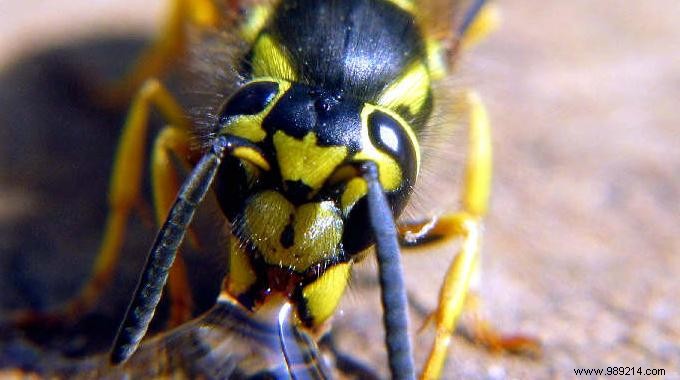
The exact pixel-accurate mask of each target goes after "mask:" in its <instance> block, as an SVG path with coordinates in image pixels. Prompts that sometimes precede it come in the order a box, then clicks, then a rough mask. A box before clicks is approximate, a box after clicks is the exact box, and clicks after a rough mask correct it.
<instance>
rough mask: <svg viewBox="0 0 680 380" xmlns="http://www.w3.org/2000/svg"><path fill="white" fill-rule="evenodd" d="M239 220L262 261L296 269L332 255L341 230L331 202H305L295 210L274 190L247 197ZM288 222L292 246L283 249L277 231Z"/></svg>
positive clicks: (299, 270)
mask: <svg viewBox="0 0 680 380" xmlns="http://www.w3.org/2000/svg"><path fill="white" fill-rule="evenodd" d="M243 222H244V227H246V228H247V231H248V232H249V233H250V240H251V242H252V243H253V244H254V245H255V246H256V247H257V249H258V250H259V251H260V253H261V254H262V257H263V258H264V260H265V262H267V263H268V264H270V265H278V266H281V267H288V268H291V269H293V270H295V271H297V272H303V271H305V270H307V269H308V268H309V267H310V266H312V265H314V264H316V263H318V262H320V261H323V260H325V259H327V258H329V257H332V256H333V255H336V254H337V253H338V250H337V249H338V244H339V243H340V240H341V239H342V232H343V223H342V219H341V218H340V212H339V210H338V209H337V208H336V207H335V206H334V205H333V203H332V202H330V201H328V202H319V203H306V204H304V205H302V206H300V207H298V208H297V209H296V208H295V207H294V206H293V205H292V204H291V203H290V202H289V201H288V200H287V199H286V198H285V197H284V196H283V195H281V194H279V193H278V192H276V191H265V192H262V193H260V194H258V195H255V196H254V197H253V198H251V199H250V200H249V201H248V205H247V206H246V209H245V212H244V220H243ZM289 224H292V228H293V231H294V233H293V246H291V247H289V248H284V247H283V246H282V245H281V234H282V233H283V231H284V230H285V228H286V227H287V226H288V225H289Z"/></svg>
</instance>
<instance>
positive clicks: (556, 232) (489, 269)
mask: <svg viewBox="0 0 680 380" xmlns="http://www.w3.org/2000/svg"><path fill="white" fill-rule="evenodd" d="M35 3H36V4H35V6H34V7H33V8H32V11H33V12H34V13H35V12H38V11H41V12H45V13H44V14H43V15H42V16H40V18H37V19H38V20H41V22H40V23H35V25H30V24H31V23H30V20H31V18H30V17H26V15H27V14H30V13H26V10H25V8H23V7H24V5H23V4H25V2H24V3H19V2H11V1H5V2H4V3H2V4H0V7H4V9H3V8H0V9H3V12H2V13H3V14H4V15H8V14H11V13H8V12H18V13H16V14H18V15H19V16H17V17H8V20H9V23H8V24H9V25H10V26H6V27H5V28H6V29H5V31H6V32H3V33H4V35H5V36H7V35H9V36H11V37H12V38H9V37H7V38H5V39H3V40H0V41H5V42H3V44H2V45H0V52H1V51H5V50H11V49H10V48H14V47H15V45H16V44H17V41H20V40H17V39H16V38H19V37H20V36H21V35H23V36H26V33H27V32H24V33H22V34H20V35H15V34H12V33H14V32H13V30H14V31H16V30H24V31H27V30H31V29H30V28H31V27H33V28H36V29H38V30H42V29H44V30H48V31H49V32H50V34H49V37H50V38H53V35H52V34H51V33H52V32H54V30H50V29H49V28H46V27H45V25H51V24H50V22H57V21H55V20H61V21H58V22H61V24H59V25H61V27H60V28H56V30H57V31H59V32H62V31H63V30H71V29H69V28H68V24H69V22H68V20H67V22H64V21H63V19H62V18H61V17H64V14H67V15H68V16H69V17H75V16H73V15H80V16H79V17H84V18H87V17H100V16H94V15H93V14H92V15H91V14H88V13H87V12H84V11H81V12H78V7H77V6H75V5H74V2H69V6H68V9H72V7H73V9H76V10H75V11H73V13H68V12H62V14H60V13H59V12H56V13H50V12H49V6H48V5H45V4H46V3H44V2H40V1H35ZM104 3H106V2H104ZM124 3H125V1H120V2H115V5H111V7H114V8H116V9H118V8H117V7H120V9H123V10H122V11H120V12H121V13H122V14H127V13H126V12H130V13H129V14H131V15H135V17H140V19H142V18H145V17H146V16H140V15H137V13H140V14H143V13H144V12H142V11H141V10H140V12H137V10H135V9H133V10H126V9H125V8H124V5H123V4H124ZM20 4H22V5H20ZM107 4H108V3H107ZM112 4H113V2H112ZM501 6H502V10H503V20H504V22H503V26H502V29H501V30H500V31H499V32H497V33H496V34H494V35H493V36H491V37H490V38H489V39H488V40H487V41H485V42H484V43H483V44H482V45H481V46H479V47H478V48H476V49H475V50H474V51H472V52H470V53H469V54H468V55H467V56H466V57H465V59H464V61H463V73H464V76H463V78H462V79H461V80H460V82H461V83H462V85H466V86H472V87H474V88H476V89H477V90H478V91H479V92H480V93H481V94H482V96H483V97H484V99H485V101H486V102H487V104H488V106H489V110H490V114H491V115H492V120H493V124H494V147H495V158H496V159H495V164H496V172H495V174H496V176H495V182H494V193H493V201H492V207H491V211H490V215H489V218H488V222H487V223H486V234H485V249H484V264H483V266H484V269H483V275H482V281H481V282H480V286H479V288H480V292H481V294H482V296H483V299H484V311H485V314H486V315H487V316H488V318H489V319H490V320H491V321H492V323H493V324H494V325H496V326H498V327H499V328H500V329H501V330H503V331H507V332H517V331H520V332H523V333H528V334H532V335H535V336H537V337H539V338H540V339H541V341H542V342H543V344H544V355H543V357H542V358H540V359H538V360H533V359H526V358H518V357H513V356H507V355H498V354H492V353H488V352H486V351H484V350H482V349H480V348H479V347H475V346H474V345H471V344H469V343H468V342H466V341H465V340H462V339H456V340H454V343H453V346H452V349H451V359H450V360H449V365H448V367H447V375H446V378H480V379H484V378H560V379H561V378H574V377H575V375H574V372H573V370H574V369H575V368H604V367H607V366H635V367H642V368H643V370H644V369H647V368H657V369H664V370H665V372H666V376H665V378H680V322H679V321H680V318H679V317H680V306H678V303H677V301H676V300H677V295H678V294H680V282H679V281H678V280H677V278H678V275H680V256H679V255H678V254H679V253H680V237H679V236H680V174H679V173H680V148H678V147H679V146H680V125H679V124H680V117H679V116H678V114H677V103H678V99H680V56H679V55H678V51H680V27H678V25H677V20H680V4H678V3H677V2H675V1H673V0H659V1H656V2H627V3H626V4H622V3H620V2H616V1H612V0H609V1H599V2H596V3H595V2H591V1H586V0H578V1H570V2H563V1H546V2H541V5H540V7H537V6H536V3H535V2H531V1H527V0H506V1H503V2H502V3H501ZM83 9H87V8H83ZM152 9H154V10H155V9H156V8H152ZM83 13H85V14H84V15H83ZM22 15H23V16H22ZM20 16H21V17H20ZM43 16H44V17H43ZM60 16H61V17H60ZM36 17H37V16H36ZM131 19H133V18H131ZM22 20H24V22H26V20H28V22H29V23H28V25H29V26H28V27H26V26H25V25H24V26H23V27H24V28H28V29H20V28H19V29H12V27H11V25H13V23H12V22H14V24H19V23H20V22H21V21H22ZM71 20H72V19H71ZM127 22H130V23H132V22H131V21H129V20H128V21H127ZM71 24H80V23H77V22H71ZM95 24H96V23H95ZM112 24H115V23H112V22H111V21H108V23H107V22H102V25H104V26H106V27H107V28H108V27H109V26H110V25H112ZM41 28H42V29H41ZM36 33H37V32H36ZM64 33H65V32H64ZM83 33H84V32H83ZM76 34H77V33H76ZM17 36H18V37H17ZM36 36H38V38H36ZM36 36H31V37H32V38H33V40H37V41H43V40H45V39H43V38H39V35H38V34H36ZM83 36H84V35H83V34H80V37H83ZM72 38H75V37H74V36H71V37H69V39H72ZM7 41H10V42H11V44H10V42H7ZM22 46H25V44H24V45H22ZM29 46H30V44H29ZM23 49H24V50H23V52H24V54H28V52H29V51H30V49H26V48H23ZM0 57H2V59H3V61H2V66H3V67H11V63H12V62H18V58H17V57H15V56H12V57H9V56H3V55H0ZM5 72H7V71H5ZM25 75H27V77H26V78H31V75H30V73H29V74H25ZM3 83H12V86H11V87H10V86H9V85H3V86H2V94H3V96H4V98H1V99H2V102H0V125H2V127H0V128H2V131H3V132H7V131H9V130H10V129H8V126H7V123H8V122H11V123H12V126H11V127H12V128H18V126H17V124H16V123H18V122H19V121H21V120H23V121H24V122H26V121H32V120H34V119H33V118H32V117H34V116H35V113H38V112H39V111H38V109H36V108H35V107H38V106H40V104H39V103H37V104H31V107H28V108H23V109H22V108H21V107H20V106H18V105H16V104H14V103H12V107H11V109H10V108H9V107H8V106H7V104H10V103H8V102H6V101H5V100H16V99H23V100H22V101H24V102H31V101H32V99H35V98H34V97H32V96H31V97H27V98H26V99H24V98H21V97H20V96H18V95H17V93H22V91H23V90H24V89H23V87H22V83H25V82H23V81H22V80H17V79H16V77H15V78H14V81H13V82H3ZM48 90H49V89H48ZM26 106H27V104H24V107H26ZM48 109H49V108H48ZM74 109H75V108H74ZM8 115H10V116H11V117H10V116H8ZM29 116H31V117H29ZM74 117H75V118H77V119H87V118H88V115H85V116H82V115H76V116H74ZM58 120H62V121H64V120H67V121H68V122H69V123H70V124H69V125H71V124H72V123H75V124H77V123H79V122H80V123H84V124H87V123H92V122H93V120H85V121H82V120H81V121H74V122H72V121H71V119H70V118H67V117H64V116H60V118H59V119H58ZM58 120H57V121H55V123H58ZM97 120H100V119H97ZM116 123H117V119H116V118H115V117H112V120H110V121H108V122H107V124H110V125H116ZM43 125H45V124H44V122H43ZM22 128H31V124H30V123H27V124H26V127H22ZM86 129H87V128H85V129H84V130H86ZM64 130H66V129H64ZM103 130H104V131H106V128H104V129H103ZM53 133H54V134H52V135H50V136H49V138H46V137H45V135H44V133H42V134H41V135H40V136H42V137H41V138H38V139H37V140H32V139H36V136H33V135H30V134H29V136H28V137H26V139H27V141H29V145H20V144H19V143H20V142H21V141H16V140H14V144H13V145H14V147H15V149H14V150H10V152H13V153H12V154H13V155H10V154H7V153H5V155H3V156H2V157H3V160H2V161H1V162H0V165H1V166H0V167H2V171H3V172H4V175H2V176H0V178H1V179H2V182H0V194H2V196H1V197H0V228H1V229H2V232H3V235H2V236H3V238H2V240H3V241H2V242H0V243H2V252H0V253H1V254H2V256H1V257H0V260H1V261H0V265H1V268H0V270H2V279H3V283H2V287H3V289H10V291H9V294H6V293H4V292H3V296H2V307H3V308H4V309H5V310H6V309H8V308H13V307H19V306H26V297H28V296H35V294H33V293H40V294H43V293H41V292H40V290H43V289H50V290H53V291H54V294H57V295H58V296H63V295H64V294H68V292H69V291H72V290H73V289H75V287H76V286H77V284H78V281H79V279H80V278H81V277H82V276H83V274H84V273H85V269H82V270H81V269H73V270H71V269H70V268H72V267H73V268H86V267H87V265H83V264H82V262H87V257H88V256H87V255H88V252H91V247H96V240H97V239H96V238H95V237H94V236H96V233H97V232H96V231H97V228H96V226H98V225H100V223H101V222H98V220H99V219H97V218H100V219H101V218H102V217H103V212H102V209H101V206H100V207H99V208H96V207H95V208H89V209H88V208H84V209H83V210H84V211H78V212H69V210H70V209H69V208H68V207H66V208H65V209H61V211H59V210H60V209H57V210H56V211H50V212H52V213H53V214H47V215H48V216H49V217H50V218H51V220H53V221H55V222H56V223H57V224H61V226H60V228H61V229H57V230H55V229H54V228H53V227H50V226H46V227H44V228H43V227H40V228H37V227H35V226H41V224H37V222H34V221H35V220H36V219H35V218H40V214H39V213H36V212H37V211H39V210H44V209H45V207H49V206H50V205H52V206H54V202H50V201H49V199H50V198H45V197H48V196H62V197H65V198H60V199H70V202H75V203H78V200H79V199H81V198H80V195H78V196H76V195H74V194H76V192H77V191H83V192H85V190H87V189H86V188H85V189H84V188H83V187H84V186H82V185H79V183H78V182H75V184H74V185H73V186H72V187H70V188H69V187H66V188H64V189H65V190H63V192H64V194H58V193H55V192H51V193H50V191H49V189H50V188H51V183H52V182H49V181H47V182H46V183H44V184H42V185H40V186H36V185H35V183H36V181H34V180H32V179H31V173H43V172H44V168H45V167H50V168H51V167H52V166H54V167H55V168H57V169H58V168H61V170H63V171H62V172H60V171H58V170H56V169H55V170H48V172H49V173H51V174H52V175H53V176H54V178H55V179H54V180H55V181H58V180H59V178H62V177H60V173H70V172H71V171H72V170H71V169H72V168H73V167H74V166H75V165H76V164H73V165H66V164H64V165H65V167H63V168H62V164H59V163H57V162H56V161H55V160H53V159H51V157H44V156H40V155H39V154H38V155H37V157H38V159H28V160H24V157H33V156H32V155H31V154H33V155H34V154H35V151H34V149H30V148H26V147H27V146H28V147H35V148H36V149H35V150H38V151H44V150H43V149H48V148H50V146H51V145H50V144H56V145H55V146H57V148H58V145H59V143H60V141H61V140H59V139H64V140H66V139H76V140H75V141H79V143H78V144H79V145H83V146H87V145H88V144H92V142H91V141H92V140H88V138H86V137H83V134H82V133H83V132H82V131H79V130H75V131H72V132H70V133H71V134H72V135H64V134H63V133H57V132H53ZM99 133H101V131H100V132H99ZM104 134H111V135H112V136H110V137H114V138H115V133H114V132H104ZM8 138H9V137H7V135H6V136H5V137H4V138H3V140H2V144H3V146H7V144H8V142H9V141H13V140H9V139H8ZM43 138H44V139H43ZM78 139H84V140H82V141H81V140H78ZM55 141H56V143H55ZM68 141H74V140H68ZM20 147H24V148H20ZM22 149H24V150H23V151H22ZM55 149H56V148H55ZM106 149H109V150H110V147H107V148H106ZM3 151H4V152H8V151H7V150H5V148H3ZM97 152H99V153H97ZM95 153H97V154H101V160H103V161H104V162H105V161H106V158H105V157H106V156H107V155H108V154H109V153H110V152H108V151H106V150H104V151H101V150H100V149H94V148H92V152H91V154H95ZM55 154H56V153H55ZM31 160H36V162H33V161H31ZM34 163H35V164H37V165H38V168H40V167H42V169H43V171H39V170H38V169H31V168H36V166H35V165H33V164H34ZM77 165H83V164H77ZM101 165H102V166H95V167H92V168H91V169H89V170H90V171H89V172H88V173H90V174H88V175H86V176H81V178H82V177H84V178H87V179H88V185H89V182H90V181H89V180H90V179H91V180H92V182H93V183H98V184H99V185H97V186H99V187H101V188H103V187H105V184H106V175H107V169H106V168H108V166H107V164H105V163H104V164H101ZM34 170H35V171H34ZM25 173H26V174H25ZM64 175H65V174H64ZM40 178H46V177H45V176H44V175H43V174H40ZM62 181H64V180H63V179H62ZM74 181H77V179H73V180H70V182H69V183H74ZM65 182H68V181H65ZM17 183H22V185H21V186H17V185H16V184H17ZM92 186H93V187H94V186H95V185H94V184H93V185H92ZM37 190H41V191H43V190H44V191H45V192H43V193H41V194H42V195H41V197H43V198H40V197H37V198H36V196H35V194H36V191H37ZM98 191H99V192H100V193H101V192H102V191H103V190H98ZM46 194H47V195H46ZM69 197H70V198H69ZM74 198H75V199H74ZM91 198H94V200H93V201H92V202H94V204H97V202H98V201H97V200H96V198H97V197H96V196H94V197H91ZM99 201H103V198H102V197H100V200H99ZM63 202H68V201H63ZM446 202H447V204H450V203H451V201H450V200H447V201H446ZM69 207H70V206H69ZM81 207H82V206H81ZM50 210H54V209H50ZM64 210H66V211H64ZM87 210H94V211H87ZM90 214H92V215H90ZM43 215H44V214H43ZM88 215H90V216H88ZM86 217H87V218H91V219H88V220H90V222H89V223H88V224H87V225H86V227H83V225H82V221H81V220H82V218H86ZM17 218H20V219H21V220H22V222H21V223H18V222H16V220H17ZM34 223H36V224H34ZM17 230H20V231H19V232H20V233H16V234H15V232H16V231H17ZM27 231H28V232H27ZM36 231H37V232H36ZM69 231H70V232H69ZM36 234H37V235H38V236H39V237H40V238H46V239H45V240H42V242H41V241H40V239H37V240H38V242H37V243H36V242H35V241H31V242H30V243H31V244H32V245H36V246H37V247H38V248H36V249H33V250H32V252H33V251H34V252H37V253H35V255H37V256H35V257H39V258H41V259H40V260H37V261H32V259H31V258H30V257H31V256H30V255H28V254H26V253H25V252H24V251H22V250H21V249H20V248H21V247H23V246H25V245H27V244H28V243H27V242H26V240H21V239H33V240H36V239H35V238H34V236H36ZM8 236H10V237H12V239H15V240H11V239H10V237H8ZM17 239H18V240H17ZM140 240H143V239H140ZM137 244H138V246H144V243H143V241H142V242H138V243H137ZM32 245H30V246H32ZM55 245H57V248H55ZM131 245H134V244H131ZM8 247H10V248H12V247H13V248H12V249H10V248H8ZM17 247H19V248H17ZM50 249H54V250H56V251H59V252H74V253H76V254H75V255H71V256H63V257H62V256H58V257H57V256H50V255H47V256H45V252H48V251H49V250H50ZM445 254H446V251H445V252H433V253H431V254H427V255H420V256H411V257H407V268H408V272H409V278H408V280H409V284H410V286H411V289H412V291H413V292H414V293H415V294H417V295H418V297H419V300H421V301H422V302H423V303H425V304H429V305H432V304H433V300H434V298H435V296H436V291H437V287H436V281H432V280H431V278H433V277H436V274H437V273H442V267H443V265H444V264H442V263H443V262H444V259H443V256H444V255H445ZM40 255H43V256H40ZM129 256H131V257H133V258H134V255H129ZM64 260H68V261H64ZM17 263H19V264H21V265H19V264H17ZM17 265H19V266H18V267H19V268H23V271H24V272H23V274H22V275H21V276H19V277H20V278H22V279H23V281H24V283H21V284H17V282H16V280H15V279H16V278H17V275H16V273H15V271H16V270H17V269H16V268H17ZM22 265H23V266H22ZM79 265H82V267H79ZM368 267H369V268H368V269H364V270H361V271H360V272H359V273H358V274H357V276H356V277H357V278H356V279H357V283H356V284H355V286H354V287H353V289H352V292H351V294H350V295H349V296H348V297H347V300H346V301H345V302H344V304H343V312H342V313H341V314H340V315H339V316H338V318H337V321H336V322H337V323H336V325H337V328H338V331H339V332H340V334H341V335H342V336H343V337H345V338H346V339H345V340H344V341H343V343H344V344H345V345H346V346H348V347H356V346H357V342H359V345H360V346H361V347H366V346H371V347H370V348H371V349H369V351H368V352H366V353H365V358H370V359H371V361H376V362H380V361H383V360H384V356H383V355H384V354H383V350H381V349H380V344H379V343H378V342H380V339H381V337H380V334H381V333H380V330H378V328H377V326H379V325H378V324H379V320H380V317H379V307H378V306H377V293H376V289H375V287H374V286H373V285H371V284H370V281H367V280H366V279H367V278H369V276H368V275H366V274H365V273H366V272H369V273H370V265H369V266H368ZM36 268H37V269H36ZM54 268H59V270H60V271H63V272H64V273H60V276H59V278H60V280H59V281H57V282H56V283H54V282H53V280H54V279H53V278H52V282H51V280H50V278H49V276H48V277H42V279H41V280H40V281H41V282H39V283H40V284H41V285H39V286H38V287H37V288H36V289H37V290H36V289H30V286H27V285H26V281H28V280H29V279H30V278H31V274H32V273H36V272H37V273H49V272H50V271H53V270H54ZM63 268H68V269H69V270H64V269H63ZM41 271H43V272H41ZM10 272H11V273H10ZM132 277H134V275H132ZM423 278H426V279H428V281H427V282H425V281H423V280H422V279H423ZM9 279H13V280H12V281H10V283H6V282H7V280H9ZM121 281H122V283H125V280H124V279H123V280H121ZM423 284H425V285H423ZM55 289H56V290H55ZM120 292H122V293H124V291H122V290H121V291H120ZM58 296H57V297H58ZM50 302H54V301H53V300H50V299H47V300H41V301H40V302H38V304H43V303H47V304H49V303H50ZM416 323H419V321H418V320H417V319H416ZM430 338H431V336H430V335H428V333H427V332H425V333H422V334H420V335H418V336H417V337H416V340H415V342H416V349H417V356H418V360H419V363H422V359H423V357H424V355H425V351H426V350H425V348H426V347H427V344H428V343H429V342H430ZM366 342H376V343H375V344H370V345H367V344H366ZM374 347H375V349H374ZM362 356H363V355H362ZM373 358H375V360H373ZM383 362H384V361H383ZM641 378H646V377H645V376H641Z"/></svg>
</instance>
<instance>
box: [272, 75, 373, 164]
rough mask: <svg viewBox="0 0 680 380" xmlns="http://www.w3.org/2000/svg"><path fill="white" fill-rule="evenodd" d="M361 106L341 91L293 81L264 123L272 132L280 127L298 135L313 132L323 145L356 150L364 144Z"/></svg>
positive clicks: (301, 136) (299, 136)
mask: <svg viewBox="0 0 680 380" xmlns="http://www.w3.org/2000/svg"><path fill="white" fill-rule="evenodd" d="M361 106H362V102H360V101H359V100H357V99H355V98H351V97H346V96H344V95H343V94H342V93H340V92H338V91H326V90H323V89H320V88H311V87H308V86H304V85H300V84H293V85H292V86H291V88H290V89H289V90H288V91H287V92H286V94H285V95H283V96H282V97H281V99H279V101H278V102H276V105H275V106H274V107H273V108H272V110H271V111H270V112H269V114H268V115H267V117H266V118H265V119H264V121H263V123H262V126H263V128H264V129H265V131H267V133H268V134H269V135H273V134H274V132H276V131H279V130H280V131H283V132H285V133H286V134H287V135H289V136H292V137H295V138H298V139H302V138H303V137H304V136H305V135H307V134H308V133H310V132H313V133H314V134H316V136H317V144H318V145H320V146H346V147H348V149H349V151H350V152H356V151H358V150H359V148H360V147H361V117H360V116H359V111H360V110H361Z"/></svg>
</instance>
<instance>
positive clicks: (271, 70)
mask: <svg viewBox="0 0 680 380" xmlns="http://www.w3.org/2000/svg"><path fill="white" fill-rule="evenodd" d="M251 62H252V68H253V76H254V77H255V78H259V77H273V78H278V79H285V80H287V81H289V82H296V81H297V75H296V73H295V70H294V68H293V64H292V63H291V62H290V59H289V58H288V56H287V54H286V52H285V51H283V50H282V49H281V45H279V44H278V43H276V41H274V39H273V38H272V37H271V36H270V35H268V34H261V35H260V37H259V38H258V39H257V42H255V46H253V56H252V61H251Z"/></svg>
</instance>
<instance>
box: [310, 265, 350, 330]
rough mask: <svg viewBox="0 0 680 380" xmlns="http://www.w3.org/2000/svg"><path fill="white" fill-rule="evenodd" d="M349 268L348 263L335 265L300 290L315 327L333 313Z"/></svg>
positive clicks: (344, 285) (346, 281) (344, 286)
mask: <svg viewBox="0 0 680 380" xmlns="http://www.w3.org/2000/svg"><path fill="white" fill-rule="evenodd" d="M350 268H351V265H350V264H349V263H342V264H336V265H334V266H333V267H331V268H328V269H327V270H326V272H325V273H324V274H323V275H322V276H321V277H319V279H317V280H316V281H314V282H312V283H311V284H309V285H307V286H305V288H304V289H303V290H302V296H303V297H304V298H305V301H307V310H309V315H311V317H312V321H313V324H314V325H315V326H319V325H320V324H322V323H323V322H325V321H326V320H327V319H328V318H329V317H330V316H331V315H333V313H334V312H335V309H336V308H337V307H338V303H339V302H340V299H341V298H342V295H343V293H344V292H345V288H346V287H347V283H348V281H349V273H350Z"/></svg>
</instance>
